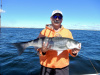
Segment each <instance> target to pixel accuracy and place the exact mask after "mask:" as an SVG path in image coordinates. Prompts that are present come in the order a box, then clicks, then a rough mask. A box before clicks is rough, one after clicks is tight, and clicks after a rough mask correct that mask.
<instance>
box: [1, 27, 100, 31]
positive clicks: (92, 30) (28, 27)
mask: <svg viewBox="0 0 100 75" xmlns="http://www.w3.org/2000/svg"><path fill="white" fill-rule="evenodd" d="M1 28H22V29H24V28H26V29H28V28H30V29H43V28H33V27H0V29H1ZM69 30H89V31H100V30H95V29H94V30H93V29H69Z"/></svg>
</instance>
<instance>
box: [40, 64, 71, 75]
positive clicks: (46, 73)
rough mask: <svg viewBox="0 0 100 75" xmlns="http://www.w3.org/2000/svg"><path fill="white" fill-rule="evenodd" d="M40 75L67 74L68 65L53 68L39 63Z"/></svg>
mask: <svg viewBox="0 0 100 75" xmlns="http://www.w3.org/2000/svg"><path fill="white" fill-rule="evenodd" d="M40 75H69V66H66V67H64V68H56V69H53V68H48V67H44V66H42V65H41V72H40Z"/></svg>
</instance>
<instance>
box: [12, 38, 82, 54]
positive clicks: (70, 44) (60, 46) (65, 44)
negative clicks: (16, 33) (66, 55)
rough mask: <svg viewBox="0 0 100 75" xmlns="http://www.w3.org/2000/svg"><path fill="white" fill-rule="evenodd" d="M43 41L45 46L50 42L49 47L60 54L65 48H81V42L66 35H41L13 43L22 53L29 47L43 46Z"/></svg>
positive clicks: (19, 52)
mask: <svg viewBox="0 0 100 75" xmlns="http://www.w3.org/2000/svg"><path fill="white" fill-rule="evenodd" d="M43 43H45V44H44V46H46V45H47V44H48V45H47V48H49V49H50V50H56V51H57V52H58V55H59V54H60V53H61V52H62V51H64V50H68V49H74V48H76V49H79V50H80V49H81V43H80V42H78V41H75V40H73V39H70V38H65V37H41V38H36V39H34V40H31V41H27V42H19V43H13V45H14V46H15V47H16V48H17V49H18V54H19V55H21V54H22V53H23V52H24V50H25V49H26V48H27V47H29V46H33V47H35V48H42V46H43Z"/></svg>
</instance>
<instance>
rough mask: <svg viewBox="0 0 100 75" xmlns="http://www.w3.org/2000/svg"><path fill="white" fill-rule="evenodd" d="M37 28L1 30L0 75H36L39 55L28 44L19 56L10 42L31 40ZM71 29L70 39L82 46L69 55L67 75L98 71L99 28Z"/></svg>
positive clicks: (37, 33)
mask: <svg viewBox="0 0 100 75" xmlns="http://www.w3.org/2000/svg"><path fill="white" fill-rule="evenodd" d="M41 30H42V29H33V28H2V29H1V33H0V74H3V75H39V73H40V63H39V57H38V55H37V52H36V51H35V50H34V48H33V47H29V48H27V49H26V50H25V52H24V53H23V54H22V55H21V56H18V54H17V49H16V48H15V47H14V46H13V45H11V43H15V42H25V41H30V40H33V39H35V38H37V37H38V35H39V33H40V31H41ZM71 32H72V34H73V37H74V39H75V40H77V41H79V42H81V43H82V49H81V50H80V52H79V54H78V56H77V57H75V58H74V57H71V56H70V57H69V58H70V66H69V68H70V75H73V74H76V75H78V74H79V75H81V74H96V73H97V72H98V73H100V31H89V30H71ZM91 62H92V64H93V65H92V64H91ZM93 66H94V67H95V69H96V70H95V69H94V67H93Z"/></svg>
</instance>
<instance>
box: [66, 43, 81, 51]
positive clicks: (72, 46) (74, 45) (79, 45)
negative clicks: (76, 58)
mask: <svg viewBox="0 0 100 75" xmlns="http://www.w3.org/2000/svg"><path fill="white" fill-rule="evenodd" d="M66 47H67V48H68V49H74V48H76V49H81V43H79V42H72V41H68V42H67V44H66Z"/></svg>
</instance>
